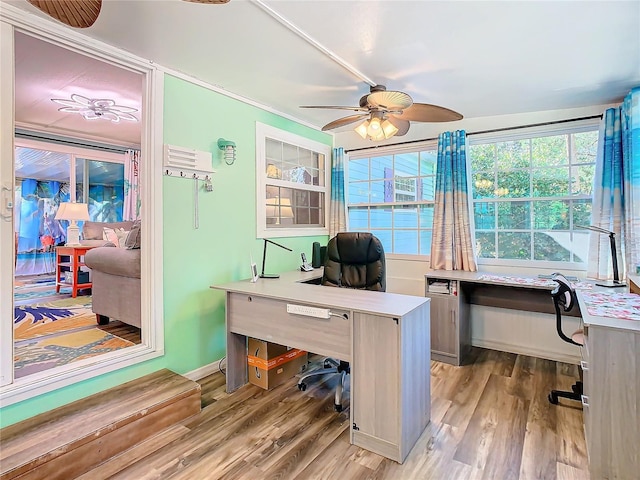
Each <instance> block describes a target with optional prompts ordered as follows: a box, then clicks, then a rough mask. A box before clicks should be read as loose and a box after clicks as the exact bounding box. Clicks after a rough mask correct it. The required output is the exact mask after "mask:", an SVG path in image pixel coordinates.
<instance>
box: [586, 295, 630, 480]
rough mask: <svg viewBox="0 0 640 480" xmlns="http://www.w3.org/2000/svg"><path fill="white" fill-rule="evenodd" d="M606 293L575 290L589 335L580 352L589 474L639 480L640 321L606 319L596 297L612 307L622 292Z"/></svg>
mask: <svg viewBox="0 0 640 480" xmlns="http://www.w3.org/2000/svg"><path fill="white" fill-rule="evenodd" d="M606 290H608V291H601V290H595V291H594V292H588V291H576V294H577V297H578V304H579V305H580V311H581V313H582V321H583V325H584V332H585V336H584V339H585V344H584V346H583V347H582V348H581V349H580V350H581V353H582V362H581V364H582V371H583V390H584V395H583V399H582V403H583V410H582V411H583V415H584V427H585V438H586V441H587V451H588V454H589V472H590V474H591V478H592V479H596V478H608V479H630V478H638V475H639V472H640V451H639V450H638V448H639V446H640V319H637V312H638V311H637V310H636V317H635V319H633V318H616V317H611V316H603V315H601V314H602V313H603V312H598V311H597V310H595V309H596V308H597V307H596V305H597V301H598V299H597V297H598V295H603V296H605V297H604V301H605V302H606V304H608V305H612V304H614V303H615V298H616V297H618V298H619V299H620V298H621V297H620V295H621V292H619V290H620V289H617V290H618V292H617V295H616V292H611V291H610V290H611V289H606ZM627 296H628V297H630V295H627ZM636 297H637V298H638V301H640V296H637V295H636ZM609 298H610V300H609ZM622 298H624V297H622ZM594 299H595V300H596V301H594ZM600 300H602V299H600ZM591 312H593V313H591Z"/></svg>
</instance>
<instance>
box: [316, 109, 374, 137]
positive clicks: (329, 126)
mask: <svg viewBox="0 0 640 480" xmlns="http://www.w3.org/2000/svg"><path fill="white" fill-rule="evenodd" d="M367 115H369V113H359V114H356V115H349V116H348V117H342V118H339V119H338V120H334V121H333V122H329V123H327V124H326V125H325V126H324V127H322V131H323V132H324V131H326V130H331V129H333V128H338V127H343V126H344V125H349V124H350V123H354V122H357V121H358V120H362V119H363V118H364V117H366V116H367Z"/></svg>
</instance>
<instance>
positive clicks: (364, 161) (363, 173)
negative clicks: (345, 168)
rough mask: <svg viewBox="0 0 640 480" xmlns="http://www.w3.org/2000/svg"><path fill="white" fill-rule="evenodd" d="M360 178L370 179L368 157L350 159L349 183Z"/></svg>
mask: <svg viewBox="0 0 640 480" xmlns="http://www.w3.org/2000/svg"><path fill="white" fill-rule="evenodd" d="M358 180H369V159H368V158H357V159H354V160H349V183H351V182H355V181H358ZM349 188H351V187H349Z"/></svg>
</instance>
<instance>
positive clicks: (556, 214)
mask: <svg viewBox="0 0 640 480" xmlns="http://www.w3.org/2000/svg"><path fill="white" fill-rule="evenodd" d="M533 228H534V229H536V230H569V201H568V200H552V201H548V202H546V201H545V202H533Z"/></svg>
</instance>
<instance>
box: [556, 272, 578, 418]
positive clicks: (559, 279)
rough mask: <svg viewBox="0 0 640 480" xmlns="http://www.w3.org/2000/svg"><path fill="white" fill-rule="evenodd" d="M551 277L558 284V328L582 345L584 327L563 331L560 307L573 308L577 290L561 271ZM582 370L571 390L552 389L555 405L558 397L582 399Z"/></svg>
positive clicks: (571, 340) (561, 334)
mask: <svg viewBox="0 0 640 480" xmlns="http://www.w3.org/2000/svg"><path fill="white" fill-rule="evenodd" d="M551 279H552V280H553V281H554V282H556V283H557V284H558V286H557V287H556V288H554V289H553V291H552V292H551V296H552V297H553V304H554V306H555V309H556V330H557V332H558V335H559V336H560V338H562V340H564V341H565V342H567V343H571V344H572V345H578V346H579V347H581V346H582V345H584V331H583V330H582V329H580V330H576V331H575V332H573V333H572V334H571V337H568V336H566V335H565V334H564V332H563V331H562V312H561V310H560V308H561V307H562V310H564V311H565V312H568V311H569V310H571V309H572V308H573V306H574V305H575V303H576V301H575V298H576V292H575V290H574V289H573V287H572V286H571V283H569V280H567V279H566V278H565V276H564V275H562V274H561V273H554V274H553V275H552V276H551ZM579 371H580V381H578V382H576V383H575V384H573V385H572V386H571V390H572V391H571V392H563V391H561V390H551V393H549V401H550V402H551V403H553V404H554V405H557V404H558V397H562V398H569V399H572V400H578V401H582V391H583V390H582V369H580V370H579Z"/></svg>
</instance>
